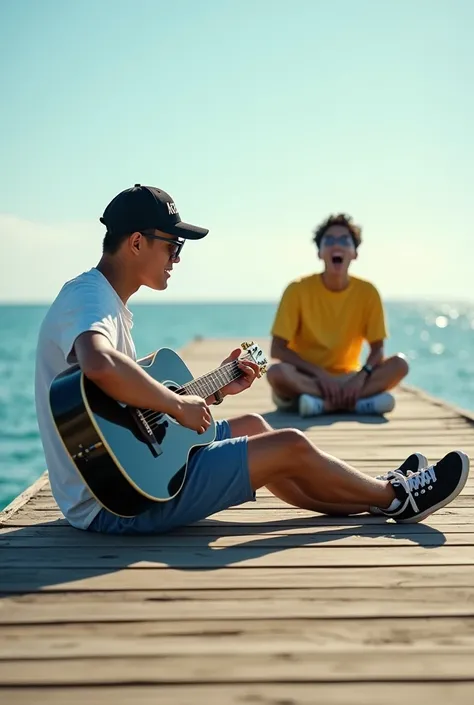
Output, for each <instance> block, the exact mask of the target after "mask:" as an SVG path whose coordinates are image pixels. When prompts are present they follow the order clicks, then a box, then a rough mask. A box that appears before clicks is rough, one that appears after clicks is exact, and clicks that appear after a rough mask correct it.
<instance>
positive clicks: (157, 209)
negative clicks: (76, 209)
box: [100, 184, 209, 240]
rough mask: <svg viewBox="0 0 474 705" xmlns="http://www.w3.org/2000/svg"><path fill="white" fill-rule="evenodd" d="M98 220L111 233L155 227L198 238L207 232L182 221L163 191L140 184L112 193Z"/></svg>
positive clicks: (121, 233) (187, 237)
mask: <svg viewBox="0 0 474 705" xmlns="http://www.w3.org/2000/svg"><path fill="white" fill-rule="evenodd" d="M100 222H101V223H103V224H104V225H105V226H106V228H107V231H108V232H110V233H112V234H114V235H126V234H127V233H133V232H136V231H138V230H148V229H151V228H156V229H157V230H161V231H162V232H164V233H168V235H174V236H175V237H178V238H185V239H187V240H200V239H201V238H202V237H204V236H205V235H207V233H208V232H209V230H206V229H205V228H198V227H197V226H196V225H189V223H183V221H182V220H181V218H180V217H179V213H178V209H177V208H176V205H175V202H174V201H173V199H172V198H171V196H170V195H169V194H168V193H166V191H162V190H161V189H159V188H155V187H154V186H142V185H141V184H135V186H134V187H133V188H129V189H126V190H125V191H122V192H121V193H119V194H118V196H115V198H114V199H113V200H112V201H110V203H109V205H108V206H107V208H106V209H105V211H104V215H103V216H102V218H100Z"/></svg>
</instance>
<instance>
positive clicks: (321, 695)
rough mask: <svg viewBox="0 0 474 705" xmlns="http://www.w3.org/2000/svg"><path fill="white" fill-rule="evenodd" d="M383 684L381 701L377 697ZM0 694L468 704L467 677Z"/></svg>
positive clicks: (36, 700)
mask: <svg viewBox="0 0 474 705" xmlns="http://www.w3.org/2000/svg"><path fill="white" fill-rule="evenodd" d="M381 688H383V701H382V700H381ZM0 698H1V699H2V701H3V702H5V703H10V702H11V703H14V705H65V703H67V705H84V703H94V704H95V703H101V704H103V705H122V703H124V704H125V705H129V704H130V703H134V705H156V703H159V705H244V703H245V704H246V705H315V703H322V704H323V705H326V703H331V705H348V703H350V704H351V705H381V702H383V704H384V705H399V704H400V702H405V703H408V705H414V703H421V702H423V701H425V702H429V703H430V705H446V703H449V705H470V704H471V703H472V702H473V701H474V684H473V683H472V682H464V683H462V682H458V683H456V682H454V683H449V682H445V683H426V682H424V683H416V682H413V683H397V684H396V685H393V684H387V685H386V686H381V684H379V683H368V682H365V683H337V682H334V683H291V684H287V683H279V684H278V685H272V684H270V683H264V684H259V683H244V684H242V683H239V684H226V683H219V684H215V685H212V684H205V685H202V684H196V683H193V684H190V685H187V686H186V685H184V686H183V685H174V686H168V685H162V684H160V685H159V686H149V685H145V686H136V685H127V684H122V685H120V686H119V687H115V686H112V685H111V686H103V685H101V688H100V691H99V690H98V689H97V688H96V687H92V688H91V687H81V688H79V689H75V688H65V687H54V688H51V687H44V686H43V687H41V688H39V689H35V690H34V691H33V690H31V689H30V688H28V687H26V688H0Z"/></svg>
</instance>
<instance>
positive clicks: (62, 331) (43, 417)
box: [35, 269, 136, 529]
mask: <svg viewBox="0 0 474 705" xmlns="http://www.w3.org/2000/svg"><path fill="white" fill-rule="evenodd" d="M132 325H133V319H132V314H131V313H130V311H129V310H128V308H127V307H126V306H125V305H124V304H123V302H122V301H121V299H120V298H119V296H118V294H117V292H116V291H115V289H114V288H113V287H112V286H111V285H110V284H109V282H108V281H107V279H106V278H105V277H104V276H103V275H102V274H101V273H100V272H99V270H97V269H91V270H89V271H88V272H84V273H83V274H80V275H79V276H78V277H76V278H75V279H71V281H69V282H67V283H66V284H65V285H64V286H63V288H62V289H61V291H60V292H59V294H58V296H57V298H56V299H55V301H54V302H53V304H52V305H51V308H50V309H49V311H48V313H47V314H46V316H45V318H44V320H43V323H42V325H41V328H40V333H39V339H38V347H37V351H36V378H35V399H36V414H37V417H38V425H39V430H40V435H41V441H42V443H43V449H44V454H45V457H46V465H47V468H48V471H49V480H50V484H51V490H52V492H53V496H54V499H55V500H56V502H57V503H58V506H59V508H60V509H61V511H62V513H63V514H64V516H65V517H66V519H67V520H68V521H69V523H70V524H72V525H73V526H75V527H77V528H78V529H87V527H88V526H89V524H90V523H91V522H92V520H93V519H94V517H95V516H96V515H97V514H98V513H99V511H100V509H101V505H100V504H99V503H98V502H97V500H96V499H94V497H93V496H92V494H91V493H90V492H89V490H88V489H87V487H86V485H85V484H84V482H83V481H82V478H81V476H80V475H79V473H78V471H77V470H76V468H75V466H74V464H73V462H72V460H71V459H70V457H69V455H68V454H67V452H66V450H65V449H64V446H63V444H62V442H61V440H60V438H59V435H58V432H57V430H56V427H55V425H54V421H53V417H52V414H51V411H50V407H49V388H50V386H51V382H52V381H53V379H54V378H55V377H56V375H58V374H59V373H60V372H63V371H64V370H65V369H67V368H68V367H70V366H71V365H73V364H75V363H76V362H77V360H76V359H75V357H74V353H72V352H71V351H72V348H73V346H74V342H75V340H76V338H77V337H78V336H79V335H81V333H85V332H86V331H98V332H99V333H102V334H103V335H105V336H106V337H107V338H108V340H110V342H111V344H112V345H113V346H114V348H116V349H117V350H119V351H120V352H122V353H124V354H125V355H128V356H129V357H131V358H133V359H134V360H135V359H136V353H135V346H134V344H133V340H132V337H131V334H130V331H131V328H132Z"/></svg>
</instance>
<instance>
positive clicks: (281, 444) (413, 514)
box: [36, 184, 469, 534]
mask: <svg viewBox="0 0 474 705" xmlns="http://www.w3.org/2000/svg"><path fill="white" fill-rule="evenodd" d="M101 222H102V223H103V224H104V225H105V227H106V229H107V232H106V235H105V238H104V242H103V255H102V257H101V259H100V261H99V263H98V265H97V266H96V267H94V268H92V269H91V270H89V271H87V272H84V273H83V274H80V275H79V276H78V277H76V278H75V279H73V280H71V281H69V282H67V283H66V284H65V285H64V287H63V288H62V290H61V291H60V293H59V294H58V297H57V298H56V300H55V301H54V302H53V304H52V306H51V308H50V310H49V311H48V313H47V315H46V317H45V319H44V321H43V324H42V326H41V330H40V334H39V341H38V349H37V360H36V406H37V415H38V423H39V428H40V433H41V438H42V442H43V447H44V452H45V456H46V461H47V466H48V470H49V477H50V483H51V488H52V492H53V495H54V497H55V499H56V501H57V503H58V505H59V507H60V509H61V510H62V512H63V514H64V516H65V517H66V519H67V520H68V521H69V523H70V524H72V525H73V526H75V527H77V528H79V529H87V530H91V531H98V532H103V533H116V534H126V533H128V534H130V533H132V534H133V533H146V534H150V533H161V532H165V531H169V530H171V529H173V528H176V527H179V526H183V525H187V524H191V523H194V522H197V521H199V520H201V519H203V518H205V517H207V516H209V515H210V514H214V513H215V512H218V511H220V510H223V509H226V508H228V507H230V506H233V505H238V504H241V503H244V502H247V501H249V500H252V499H254V498H255V491H256V490H257V489H258V488H260V487H263V486H266V487H267V488H268V489H269V490H270V491H271V492H273V494H275V495H276V496H277V497H279V498H280V499H282V500H284V501H285V502H287V503H288V504H291V505H293V506H297V507H301V508H304V509H309V510H314V511H318V512H324V513H332V514H350V513H359V512H365V511H369V508H370V507H374V508H378V509H374V511H378V512H381V513H383V514H385V515H386V516H387V517H393V518H394V519H395V520H397V521H409V522H414V521H420V520H421V519H423V518H424V517H426V516H428V515H429V514H431V513H432V512H433V511H436V510H437V509H439V508H441V507H443V506H445V505H446V504H447V503H448V502H450V501H451V500H452V499H454V497H456V496H457V494H459V492H460V491H461V489H462V487H463V486H464V484H465V482H466V479H467V476H468V472H469V459H468V458H467V456H466V455H465V454H464V453H462V452H460V451H453V452H451V453H449V454H448V455H446V456H445V457H444V458H443V459H442V460H440V461H439V462H438V463H437V464H435V465H434V466H432V467H430V468H427V467H426V465H427V462H426V459H425V458H424V457H423V456H422V455H420V454H413V455H411V456H410V457H409V458H407V459H406V460H405V461H404V463H403V464H402V466H401V467H400V468H399V469H398V470H396V471H394V472H391V473H388V475H387V476H384V477H381V478H378V479H376V478H372V477H369V476H367V475H364V474H363V473H361V472H359V471H357V470H356V469H354V468H352V467H350V466H348V465H347V464H346V463H344V462H342V461H340V460H338V459H337V458H334V457H331V456H329V455H327V454H326V453H324V452H322V451H320V450H318V449H317V448H316V447H315V446H314V445H313V444H312V443H311V441H309V440H308V438H306V436H305V435H304V434H303V433H301V432H300V431H298V430H295V429H284V430H278V431H275V430H272V428H271V427H270V426H269V425H268V424H267V423H266V421H265V420H264V419H262V418H261V417H260V416H257V415H245V416H241V417H237V418H233V419H230V420H229V421H222V422H218V423H217V424H216V427H217V429H216V439H215V441H214V442H212V443H209V444H208V445H205V446H203V447H201V448H199V449H197V450H195V451H194V452H192V453H190V455H189V462H188V465H187V474H186V477H185V481H184V484H183V485H182V488H181V490H180V491H179V492H178V493H177V494H176V496H174V497H173V498H172V499H170V500H169V501H162V502H156V503H153V506H151V507H150V508H148V509H147V510H146V511H143V512H141V513H139V514H137V515H136V516H131V517H124V516H118V515H117V514H114V513H112V512H111V511H109V510H108V509H107V508H105V507H104V506H102V505H101V503H99V501H98V500H97V499H96V498H95V497H94V496H93V494H92V493H91V492H90V490H89V488H88V487H87V485H86V483H85V482H84V481H83V479H82V478H81V476H80V474H79V473H78V472H77V470H76V467H75V466H74V463H73V461H72V459H71V456H70V455H68V452H67V450H66V447H65V445H64V444H63V442H62V441H61V438H60V437H59V434H58V432H57V428H56V426H55V423H54V419H53V416H52V413H51V409H50V405H49V404H50V396H49V395H50V389H51V385H52V383H53V380H54V379H55V378H57V376H58V375H60V374H61V373H67V371H68V369H69V368H70V367H71V366H72V365H77V364H78V365H79V367H80V371H81V372H82V375H83V377H84V378H85V379H87V380H88V383H89V381H90V383H93V385H95V386H96V387H97V388H98V389H99V390H101V393H105V395H107V397H108V398H112V399H114V400H117V401H119V402H120V403H121V404H122V405H124V406H128V407H134V408H138V409H143V408H144V407H146V408H147V409H149V410H155V411H156V412H158V414H157V415H159V414H160V413H161V414H166V415H168V418H170V419H173V420H175V421H176V422H177V423H178V424H180V425H181V426H182V427H186V428H187V429H192V430H193V431H194V432H196V445H198V444H199V438H200V435H202V434H205V433H206V430H207V429H208V428H209V426H210V425H211V423H212V421H211V415H210V410H209V406H210V405H212V404H215V403H220V401H221V400H222V397H225V396H227V395H230V394H238V393H240V392H242V391H244V390H245V389H247V388H248V387H249V386H250V385H251V384H252V383H253V382H254V381H255V378H256V377H257V376H258V374H259V367H258V366H257V365H256V364H255V363H254V362H252V361H251V360H246V359H238V358H239V354H240V350H234V351H233V352H232V353H231V354H230V356H229V358H227V360H225V361H224V363H223V364H227V365H228V364H229V362H231V361H235V363H234V364H235V365H237V366H238V368H239V370H240V372H241V376H240V377H239V378H238V379H234V380H233V381H231V382H230V383H229V384H227V386H225V387H224V388H223V389H222V390H221V393H220V394H219V395H218V396H217V398H216V397H215V396H214V395H212V396H210V397H208V398H207V399H204V398H202V397H201V396H194V395H192V394H184V395H183V394H178V393H176V392H175V391H173V390H171V389H169V388H168V387H166V386H165V385H164V384H161V383H160V382H157V381H156V380H155V379H153V378H152V377H151V376H150V375H149V374H147V372H146V371H145V370H144V369H143V367H142V366H140V365H139V364H137V362H136V355H135V348H134V344H133V341H132V337H131V328H132V314H131V313H130V311H129V310H128V308H127V302H128V300H129V298H130V297H131V296H132V294H134V293H135V292H136V291H137V290H138V289H139V288H140V287H141V286H147V287H149V288H151V289H155V290H164V289H166V287H167V286H168V279H169V278H170V276H171V273H172V270H173V267H174V265H175V264H177V263H178V262H179V261H180V254H181V250H182V247H183V244H184V243H185V241H186V240H199V239H200V238H202V237H204V236H205V235H207V233H208V231H207V230H205V229H202V228H198V227H195V226H191V225H188V224H186V223H183V222H182V221H181V219H180V216H179V213H178V210H177V208H176V205H175V203H174V201H173V199H172V198H171V197H170V196H169V195H168V194H167V193H165V192H164V191H162V190H160V189H157V188H152V187H147V186H141V185H139V184H136V185H135V186H134V187H133V188H131V189H128V190H126V191H123V192H121V193H120V194H118V196H116V197H115V198H114V199H113V200H112V201H111V203H110V204H109V205H108V206H107V208H106V209H105V212H104V214H103V217H102V218H101ZM67 423H68V420H67V419H66V421H65V424H66V425H67ZM99 445H101V444H99Z"/></svg>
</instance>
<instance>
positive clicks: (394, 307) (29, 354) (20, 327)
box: [0, 302, 474, 509]
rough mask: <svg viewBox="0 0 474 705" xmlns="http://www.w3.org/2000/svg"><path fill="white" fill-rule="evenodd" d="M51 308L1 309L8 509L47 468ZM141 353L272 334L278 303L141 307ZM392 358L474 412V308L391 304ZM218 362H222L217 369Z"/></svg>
mask: <svg viewBox="0 0 474 705" xmlns="http://www.w3.org/2000/svg"><path fill="white" fill-rule="evenodd" d="M46 310H47V307H45V306H0V331H1V336H0V509H1V508H2V507H4V506H5V505H6V504H7V503H8V502H10V501H11V500H12V499H13V498H14V497H15V496H16V495H17V494H18V493H19V492H21V491H22V490H23V489H25V488H26V487H27V486H28V485H29V484H31V482H33V481H34V480H35V479H36V478H37V477H38V476H39V475H40V474H41V472H42V471H43V470H44V466H45V462H44V457H43V452H42V448H41V443H40V440H39V435H38V429H37V425H36V418H35V408H34V396H33V377H34V358H35V346H36V337H37V333H38V328H39V325H40V323H41V320H42V318H43V316H44V314H45V312H46ZM132 310H133V313H134V318H135V324H134V329H133V333H134V338H135V343H136V346H137V352H138V354H139V355H144V354H146V353H148V352H151V351H152V350H155V349H156V348H159V347H163V346H168V347H172V348H180V347H181V346H182V345H184V344H185V343H186V342H188V341H189V340H191V339H193V338H194V337H196V336H203V337H213V338H218V337H237V338H240V339H242V340H248V339H249V338H252V337H260V336H267V335H268V333H269V329H270V327H271V323H272V319H273V316H274V313H275V304H271V303H255V304H252V303H244V304H238V303H232V304H167V305H164V306H163V305H161V306H157V305H151V304H148V305H143V304H142V305H135V306H132ZM386 311H387V318H388V324H389V328H390V335H391V337H390V339H389V341H388V344H387V352H388V353H393V352H397V351H402V352H405V354H406V355H407V356H408V358H409V359H410V363H411V372H410V375H409V377H408V379H407V382H409V383H410V384H414V385H417V386H419V387H422V388H423V389H425V390H426V391H427V392H430V393H431V394H434V395H435V396H438V397H442V398H443V399H446V400H447V401H450V402H452V403H455V404H457V405H458V406H460V407H463V408H465V409H469V410H474V304H473V303H463V304H455V303H450V304H443V303H433V302H429V303H427V302H423V303H417V302H403V303H402V302H393V303H390V302H389V303H387V304H386ZM217 362H218V361H216V364H217Z"/></svg>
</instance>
